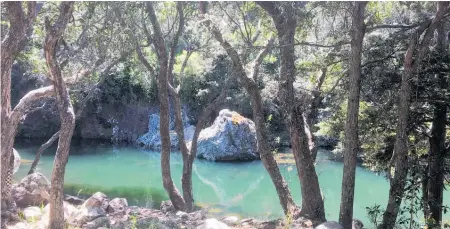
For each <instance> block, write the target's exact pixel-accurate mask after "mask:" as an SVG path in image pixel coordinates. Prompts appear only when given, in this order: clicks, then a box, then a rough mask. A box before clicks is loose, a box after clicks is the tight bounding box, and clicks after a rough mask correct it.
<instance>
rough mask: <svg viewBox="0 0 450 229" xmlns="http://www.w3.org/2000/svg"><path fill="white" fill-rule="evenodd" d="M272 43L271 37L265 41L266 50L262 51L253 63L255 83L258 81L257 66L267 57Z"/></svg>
mask: <svg viewBox="0 0 450 229" xmlns="http://www.w3.org/2000/svg"><path fill="white" fill-rule="evenodd" d="M273 41H274V38H273V37H271V38H270V39H269V40H268V41H267V45H266V48H265V49H263V50H262V51H261V52H260V53H259V54H258V56H257V57H256V60H255V61H254V63H253V77H252V78H253V80H254V81H255V82H257V80H258V74H259V66H260V65H261V63H262V61H263V60H264V58H265V57H266V56H267V54H269V50H270V47H271V46H272V44H273Z"/></svg>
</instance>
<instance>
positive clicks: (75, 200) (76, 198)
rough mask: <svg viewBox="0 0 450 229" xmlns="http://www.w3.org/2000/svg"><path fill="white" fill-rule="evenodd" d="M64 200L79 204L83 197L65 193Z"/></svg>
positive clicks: (81, 202) (82, 201)
mask: <svg viewBox="0 0 450 229" xmlns="http://www.w3.org/2000/svg"><path fill="white" fill-rule="evenodd" d="M64 201H66V202H69V203H70V204H73V205H81V204H83V203H84V200H83V199H80V198H78V197H76V196H71V195H67V194H64Z"/></svg>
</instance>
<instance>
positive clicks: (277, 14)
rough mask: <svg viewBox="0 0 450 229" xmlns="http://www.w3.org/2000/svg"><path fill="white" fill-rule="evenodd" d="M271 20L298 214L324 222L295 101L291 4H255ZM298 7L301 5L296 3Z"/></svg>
mask: <svg viewBox="0 0 450 229" xmlns="http://www.w3.org/2000/svg"><path fill="white" fill-rule="evenodd" d="M257 3H258V4H259V5H260V6H261V7H262V8H263V9H264V10H266V11H267V12H268V13H269V14H270V16H271V17H272V19H273V22H274V24H275V27H276V29H277V32H278V40H279V46H280V55H281V56H280V84H279V90H278V91H279V93H280V95H279V97H280V101H281V103H282V104H281V106H282V108H283V110H284V113H285V122H286V126H287V127H288V128H289V136H290V139H291V145H292V152H293V154H294V158H295V163H296V167H297V173H298V177H299V179H300V183H301V193H302V209H301V214H302V215H304V216H307V217H308V218H310V219H313V220H318V221H325V209H324V205H323V200H322V196H321V192H320V186H319V179H318V177H317V173H316V171H315V168H314V161H313V158H312V155H311V151H310V148H309V145H308V139H307V135H306V132H305V122H304V118H303V115H304V113H305V112H304V109H305V108H304V107H302V106H301V105H300V104H298V102H297V101H296V99H295V94H294V86H293V83H294V81H295V65H294V62H295V53H294V43H295V42H294V35H295V29H296V25H297V21H296V19H295V12H294V9H293V7H292V5H291V4H287V3H273V2H257ZM300 4H301V3H300Z"/></svg>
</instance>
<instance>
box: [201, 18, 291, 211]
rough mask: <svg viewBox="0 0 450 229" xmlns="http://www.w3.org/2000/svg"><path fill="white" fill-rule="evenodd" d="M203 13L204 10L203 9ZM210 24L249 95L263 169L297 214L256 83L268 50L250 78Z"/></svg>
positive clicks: (284, 202) (287, 206) (286, 208)
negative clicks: (269, 134)
mask: <svg viewBox="0 0 450 229" xmlns="http://www.w3.org/2000/svg"><path fill="white" fill-rule="evenodd" d="M203 13H205V12H204V11H203ZM211 24H212V22H211V21H209V20H208V21H206V22H205V25H206V26H207V27H208V28H209V29H210V30H211V33H212V34H213V36H214V38H215V39H216V40H217V41H218V42H219V43H220V44H221V46H222V48H223V49H225V51H226V52H227V54H228V56H229V57H230V59H231V60H232V62H233V70H234V71H235V73H236V75H237V76H238V77H239V79H240V81H241V83H242V84H243V85H244V88H245V89H246V91H247V93H248V94H249V95H250V98H251V105H252V112H253V120H254V122H255V129H256V135H257V145H258V152H259V154H260V157H261V160H262V162H263V165H264V167H265V169H266V170H267V172H268V173H269V175H270V178H271V179H272V182H273V184H274V185H275V189H276V191H277V194H278V198H279V200H280V204H281V207H282V208H283V211H284V213H285V214H286V215H294V216H296V215H297V214H298V207H297V206H296V205H295V202H294V200H293V198H292V195H291V192H290V191H289V187H288V185H287V183H286V181H285V180H284V178H283V176H282V175H281V173H280V169H279V168H278V164H277V162H276V161H275V158H274V157H273V154H272V151H271V147H270V145H269V144H268V143H269V141H268V134H267V130H266V125H265V119H264V116H263V114H264V113H263V110H262V99H261V94H260V92H259V89H258V87H257V84H256V80H257V76H258V71H259V65H260V64H261V62H262V60H263V59H264V57H265V56H266V55H267V53H268V50H263V51H262V52H261V53H260V54H259V55H258V57H257V58H256V61H255V63H254V65H253V77H252V78H250V77H248V76H247V75H246V72H245V70H244V66H243V64H242V62H241V60H240V57H239V54H238V53H237V51H236V50H235V49H234V48H233V47H232V46H231V45H230V44H229V43H228V42H227V41H226V40H224V39H223V37H222V34H221V33H220V31H219V30H218V29H217V28H216V27H214V25H211ZM270 42H271V41H270ZM269 44H270V43H269ZM267 47H270V45H268V46H267Z"/></svg>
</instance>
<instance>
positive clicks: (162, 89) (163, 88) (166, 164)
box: [146, 2, 186, 211]
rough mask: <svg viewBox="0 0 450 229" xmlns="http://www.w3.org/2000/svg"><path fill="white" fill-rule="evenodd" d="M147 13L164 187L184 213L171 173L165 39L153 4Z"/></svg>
mask: <svg viewBox="0 0 450 229" xmlns="http://www.w3.org/2000/svg"><path fill="white" fill-rule="evenodd" d="M146 5H147V13H148V14H149V17H150V21H151V23H152V26H153V30H154V45H155V49H156V52H157V54H158V61H159V73H158V92H159V94H158V98H159V107H160V123H159V126H160V128H159V131H160V135H161V171H162V178H163V185H164V189H165V190H166V192H167V193H168V194H169V198H170V200H171V201H172V204H173V206H174V207H175V209H177V210H182V211H184V210H185V209H186V203H185V201H184V199H183V197H182V196H181V194H180V192H179V191H178V189H177V187H176V186H175V184H174V183H173V180H172V175H171V172H170V132H169V97H168V83H169V80H168V57H167V53H166V47H165V44H164V38H163V35H162V32H161V28H160V25H159V22H158V19H157V18H156V14H155V10H154V8H153V4H152V3H151V2H147V3H146Z"/></svg>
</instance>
